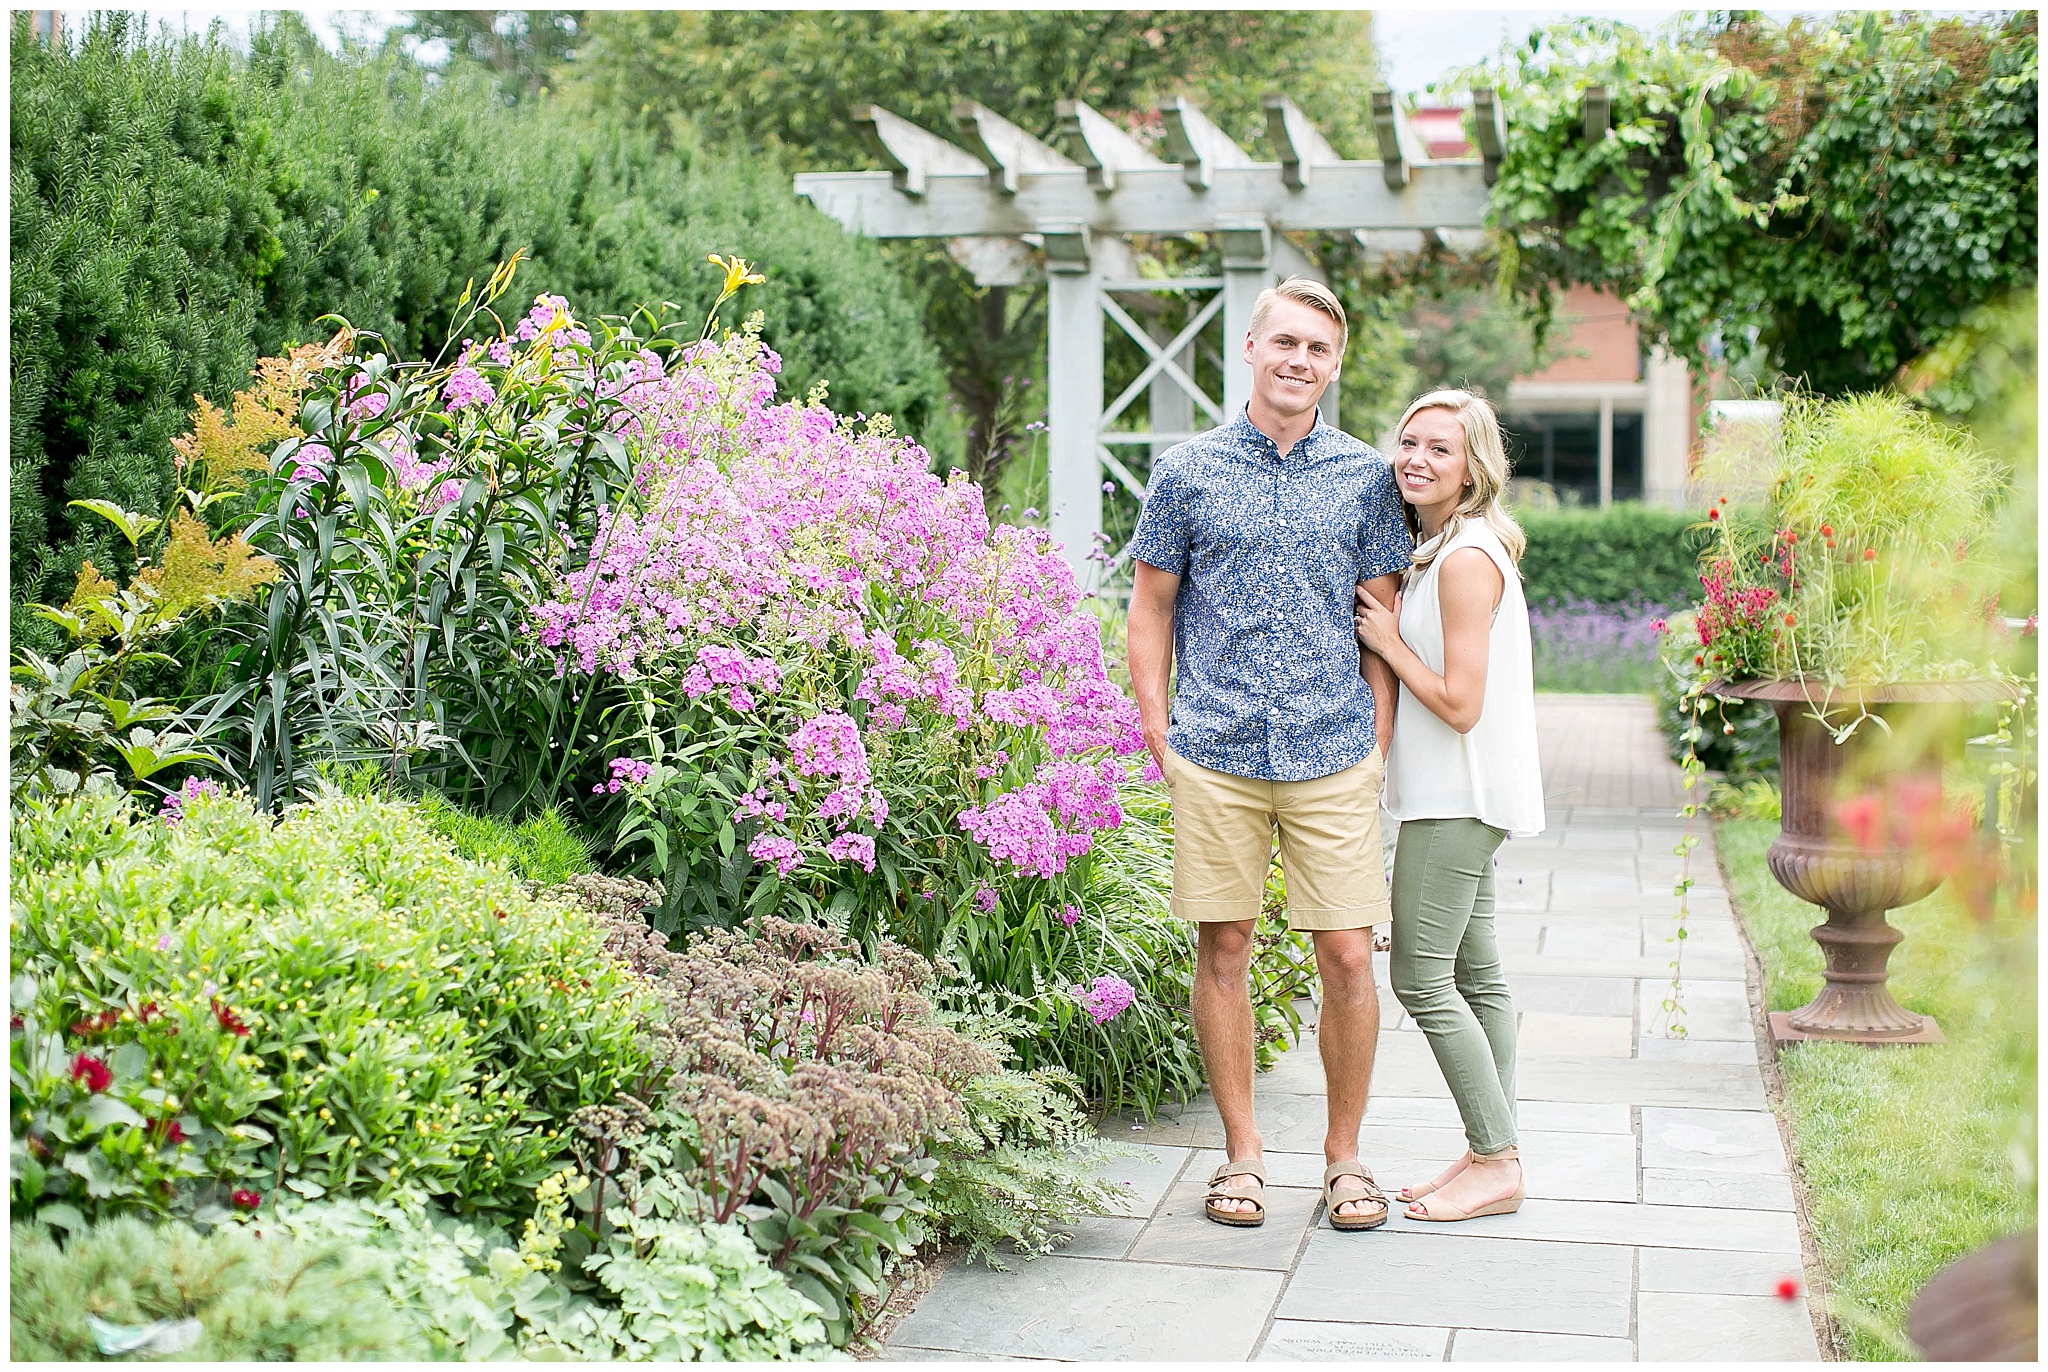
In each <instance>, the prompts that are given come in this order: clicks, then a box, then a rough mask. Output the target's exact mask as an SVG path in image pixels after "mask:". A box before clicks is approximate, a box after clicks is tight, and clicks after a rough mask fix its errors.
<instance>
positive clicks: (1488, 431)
mask: <svg viewBox="0 0 2048 1372" xmlns="http://www.w3.org/2000/svg"><path fill="white" fill-rule="evenodd" d="M1424 410H1449V411H1450V412H1451V413H1452V414H1454V415H1456V416H1457V417H1458V427H1459V428H1460V429H1462V430H1463V431H1464V434H1465V470H1466V471H1467V472H1468V473H1469V474H1470V475H1471V478H1472V489H1470V490H1469V491H1467V492H1465V497H1464V499H1462V500H1460V501H1459V502H1458V503H1457V505H1456V507H1454V508H1453V509H1452V511H1451V517H1450V518H1449V519H1447V520H1445V521H1444V528H1443V537H1441V538H1437V539H1432V540H1431V541H1429V542H1428V543H1426V544H1419V545H1418V546H1417V547H1416V550H1415V570H1416V571H1418V572H1419V571H1421V570H1422V569H1423V568H1424V567H1427V566H1428V565H1429V564H1430V563H1431V562H1433V561H1435V560H1436V555H1437V554H1438V553H1439V552H1441V551H1442V550H1443V548H1444V547H1445V545H1446V544H1448V543H1449V542H1450V541H1451V539H1452V538H1453V537H1454V536H1455V535H1456V534H1457V531H1458V526H1459V525H1460V524H1462V523H1464V522H1465V521H1466V520H1467V519H1481V520H1484V521H1485V522H1486V526H1487V527H1488V528H1489V529H1492V530H1493V532H1494V536H1495V537H1496V538H1498V539H1500V542H1501V546H1502V547H1503V548H1505V549H1506V550H1507V554H1508V557H1509V559H1510V560H1512V561H1514V562H1520V561H1521V560H1522V553H1523V550H1524V549H1526V548H1527V547H1528V546H1529V536H1528V535H1527V534H1525V533H1523V532H1522V526H1521V525H1519V524H1517V523H1515V519H1514V516H1513V515H1511V514H1509V513H1508V512H1507V509H1506V508H1505V507H1504V506H1502V504H1501V499H1500V498H1501V495H1502V493H1503V492H1505V491H1506V490H1507V486H1508V450H1507V444H1506V443H1505V442H1504V441H1503V440H1502V438H1501V433H1500V416H1499V415H1497V414H1495V413H1494V412H1493V406H1492V405H1490V404H1489V403H1487V401H1486V399H1485V397H1483V396H1477V395H1474V394H1472V392H1470V391H1431V392H1430V393H1429V394H1428V395H1425V396H1421V397H1418V398H1417V399H1416V400H1415V402H1414V403H1413V404H1411V405H1409V407H1408V409H1407V411H1406V413H1404V414H1403V415H1402V416H1401V422H1400V423H1399V424H1396V425H1395V426H1394V445H1395V452H1396V454H1397V457H1396V459H1395V460H1396V461H1397V462H1398V461H1399V457H1398V453H1399V451H1400V443H1401V434H1402V432H1403V431H1404V430H1405V429H1407V427H1408V421H1409V420H1411V419H1413V418H1415V416H1416V415H1418V414H1420V413H1421V412H1422V411H1424ZM1401 508H1402V509H1403V511H1404V512H1405V513H1406V514H1407V516H1408V532H1409V533H1411V534H1413V535H1415V536H1416V538H1417V539H1418V540H1419V539H1420V538H1421V536H1422V522H1421V521H1420V520H1419V519H1417V518H1416V516H1415V507H1414V506H1413V505H1408V504H1405V503H1404V504H1403V505H1402V507H1401Z"/></svg>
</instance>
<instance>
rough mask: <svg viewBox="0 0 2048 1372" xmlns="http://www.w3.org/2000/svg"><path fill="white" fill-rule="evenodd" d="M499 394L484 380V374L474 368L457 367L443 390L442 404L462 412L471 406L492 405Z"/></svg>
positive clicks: (449, 376) (450, 374) (449, 375)
mask: <svg viewBox="0 0 2048 1372" xmlns="http://www.w3.org/2000/svg"><path fill="white" fill-rule="evenodd" d="M497 399H498V393H497V392H496V391H495V390H493V389H491V383H490V382H488V381H486V380H484V377H483V373H482V372H479V371H478V370H477V369H476V368H474V367H457V368H456V369H455V370H454V371H452V372H450V373H449V374H448V381H447V384H446V385H444V386H443V387H442V388H441V401H442V404H443V405H444V406H445V407H446V408H448V409H450V410H460V409H463V408H465V407H467V406H471V405H485V406H488V405H492V404H495V403H496V402H497Z"/></svg>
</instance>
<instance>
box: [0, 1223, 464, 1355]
mask: <svg viewBox="0 0 2048 1372" xmlns="http://www.w3.org/2000/svg"><path fill="white" fill-rule="evenodd" d="M8 1285H9V1291H10V1295H11V1300H10V1303H9V1308H10V1315H11V1318H10V1339H9V1343H10V1349H9V1351H10V1353H11V1354H12V1356H13V1358H14V1360H15V1361H16V1362H97V1361H101V1360H104V1359H106V1358H108V1357H109V1352H108V1350H106V1349H105V1348H103V1347H102V1345H101V1343H100V1342H99V1340H98V1339H96V1338H95V1330H94V1323H95V1322H96V1321H97V1322H102V1325H101V1330H100V1331H99V1332H101V1333H106V1334H112V1335H114V1336H116V1337H118V1336H119V1335H121V1334H132V1335H134V1336H137V1337H140V1336H141V1335H142V1333H143V1332H144V1331H145V1330H147V1329H148V1328H149V1327H150V1326H153V1325H158V1324H159V1322H160V1321H161V1322H164V1323H166V1324H169V1325H171V1326H172V1328H170V1329H162V1328H161V1326H159V1334H158V1338H159V1340H160V1342H158V1343H157V1344H156V1345H155V1346H156V1347H159V1348H163V1347H166V1346H169V1347H176V1346H177V1345H178V1344H181V1343H183V1342H184V1340H183V1337H182V1336H183V1334H184V1332H185V1331H181V1330H179V1329H177V1328H176V1326H177V1325H178V1324H179V1323H181V1322H184V1321H196V1323H197V1326H198V1328H197V1330H196V1331H191V1332H193V1333H195V1334H196V1338H194V1339H193V1340H192V1342H190V1343H189V1344H186V1345H185V1346H184V1347H183V1348H182V1349H180V1350H179V1351H177V1352H173V1353H170V1354H169V1356H170V1357H172V1358H174V1359H176V1360H179V1361H196V1362H344V1361H346V1362H356V1361H385V1362H389V1361H405V1360H411V1359H415V1358H418V1357H420V1356H422V1355H423V1354H424V1353H425V1352H426V1351H427V1349H426V1344H425V1341H424V1340H422V1339H420V1338H419V1337H418V1336H417V1335H416V1334H415V1333H414V1332H413V1330H412V1328H411V1327H410V1324H409V1322H408V1321H407V1320H406V1319H405V1318H404V1317H403V1316H401V1315H400V1314H399V1313H398V1311H397V1310H395V1309H394V1308H393V1306H392V1303H391V1300H390V1299H389V1298H388V1297H387V1296H386V1294H385V1292H384V1290H383V1289H382V1287H381V1286H380V1285H379V1283H378V1280H377V1272H376V1268H375V1266H374V1264H372V1263H371V1262H369V1261H367V1260H366V1258H365V1255H364V1254H363V1253H362V1252H361V1251H360V1250H359V1249H358V1248H357V1247H356V1246H354V1245H348V1244H341V1243H336V1242H332V1241H327V1242H319V1241H314V1242H299V1243H294V1242H290V1241H288V1240H286V1239H283V1238H281V1237H271V1238H259V1237H258V1236H257V1235H256V1234H254V1233H252V1232H250V1231H248V1230H245V1229H239V1228H235V1227H232V1226H230V1227H227V1228H220V1229H215V1230H214V1231H213V1232H212V1233H210V1234H207V1235H205V1236H204V1237H202V1236H201V1235H200V1234H199V1233H198V1231H196V1230H194V1229H192V1228H191V1227H190V1226H188V1225H184V1224H180V1223H177V1222H172V1223H168V1224H150V1223H148V1222H146V1221H143V1220H140V1219H137V1218H134V1217H132V1216H129V1217H123V1218H120V1219H115V1220H110V1221H108V1222H106V1223H104V1224H96V1225H93V1226H92V1227H91V1228H89V1229H85V1230H82V1231H80V1232H78V1233H75V1234H73V1235H72V1236H71V1238H70V1239H69V1240H68V1241H66V1242H65V1243H64V1245H63V1246H62V1247H61V1248H60V1247H59V1246H58V1245H57V1243H56V1242H55V1241H54V1240H53V1239H52V1238H51V1236H50V1232H49V1230H47V1229H44V1228H42V1227H40V1226H37V1225H31V1224H16V1225H15V1226H14V1228H13V1230H12V1232H11V1234H10V1244H9V1252H8ZM106 1326H113V1328H112V1329H108V1328H106ZM165 1335H168V1336H169V1337H168V1338H167V1339H166V1338H165V1337H164V1336H165ZM149 1346H150V1345H144V1347H145V1348H147V1347H149ZM160 1356H161V1355H160Z"/></svg>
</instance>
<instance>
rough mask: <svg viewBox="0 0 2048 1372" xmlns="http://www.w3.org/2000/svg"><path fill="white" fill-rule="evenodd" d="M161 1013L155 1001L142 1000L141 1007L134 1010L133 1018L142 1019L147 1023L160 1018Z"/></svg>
mask: <svg viewBox="0 0 2048 1372" xmlns="http://www.w3.org/2000/svg"><path fill="white" fill-rule="evenodd" d="M163 1013H164V1012H163V1011H162V1010H159V1009H158V1008H157V1004H156V1002H155V1001H153V1000H146V1001H144V1002H142V1008H141V1009H140V1010H137V1011H136V1012H135V1018H136V1019H138V1020H140V1021H142V1023H144V1024H147V1023H149V1022H150V1021H151V1020H153V1019H158V1018H161V1017H162V1015H163Z"/></svg>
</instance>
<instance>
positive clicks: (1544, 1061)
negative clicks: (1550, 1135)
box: [1515, 1058, 1764, 1110]
mask: <svg viewBox="0 0 2048 1372" xmlns="http://www.w3.org/2000/svg"><path fill="white" fill-rule="evenodd" d="M1515 1092H1516V1094H1517V1095H1519V1096H1520V1097H1521V1098H1522V1099H1523V1100H1571V1101H1618V1102H1623V1103H1626V1104H1631V1105H1725V1106H1729V1107H1731V1108H1735V1109H1745V1110H1761V1109H1763V1108H1764V1083H1763V1078H1762V1077H1761V1076H1759V1075H1758V1074H1757V1071H1756V1068H1754V1067H1748V1068H1744V1067H1738V1066H1735V1065H1733V1064H1727V1063H1713V1062H1643V1061H1641V1060H1639V1059H1636V1058H1534V1059H1531V1060H1530V1061H1528V1062H1522V1063H1518V1064H1516V1067H1515Z"/></svg>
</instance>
